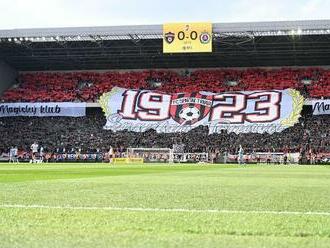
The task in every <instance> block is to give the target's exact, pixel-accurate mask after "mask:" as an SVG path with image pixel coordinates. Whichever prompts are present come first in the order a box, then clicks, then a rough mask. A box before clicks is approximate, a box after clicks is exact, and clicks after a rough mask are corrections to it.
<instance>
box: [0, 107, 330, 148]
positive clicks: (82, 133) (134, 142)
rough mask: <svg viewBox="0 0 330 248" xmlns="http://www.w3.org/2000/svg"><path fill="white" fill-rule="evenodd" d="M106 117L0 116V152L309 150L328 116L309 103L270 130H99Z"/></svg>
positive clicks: (329, 130)
mask: <svg viewBox="0 0 330 248" xmlns="http://www.w3.org/2000/svg"><path fill="white" fill-rule="evenodd" d="M105 122H106V119H105V117H104V115H103V113H102V112H101V110H99V109H97V108H96V109H93V110H89V111H88V113H87V116H85V117H78V118H72V117H47V118H38V117H33V118H31V117H11V118H1V119H0V132H1V137H0V153H1V152H8V150H9V147H11V146H18V149H19V150H20V151H30V146H31V144H32V143H33V142H35V141H36V142H37V143H38V144H39V145H40V146H43V147H44V149H45V151H46V152H53V153H61V152H77V151H79V152H82V153H97V152H106V151H108V150H109V147H110V146H112V147H114V148H115V150H116V151H118V150H120V151H124V150H125V149H126V148H128V147H148V148H151V147H158V148H172V146H173V144H182V143H183V144H184V145H185V151H186V152H214V153H222V152H224V151H227V152H229V153H232V154H234V153H237V149H238V148H239V145H242V146H243V148H244V150H245V152H246V153H251V152H267V151H272V152H275V151H276V152H301V151H302V150H305V151H307V150H308V151H309V150H311V149H312V150H313V151H314V152H315V153H318V152H330V119H329V118H328V117H327V116H312V115H311V114H310V109H306V108H305V110H304V111H303V116H302V117H301V118H300V121H299V123H297V124H296V125H295V126H294V127H291V128H288V129H286V130H284V131H283V132H281V133H274V134H253V133H249V134H234V133H229V134H228V133H227V132H222V133H219V134H212V135H209V134H208V127H198V128H196V129H193V130H192V131H190V132H188V133H169V134H164V133H163V134H159V133H156V131H154V130H149V131H147V132H143V133H136V132H127V131H122V132H112V131H109V130H104V129H103V126H104V124H105Z"/></svg>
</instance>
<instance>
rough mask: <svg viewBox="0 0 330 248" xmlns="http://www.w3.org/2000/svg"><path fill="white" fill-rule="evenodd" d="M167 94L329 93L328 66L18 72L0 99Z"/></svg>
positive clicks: (87, 98) (86, 99)
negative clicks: (141, 91) (132, 91)
mask: <svg viewBox="0 0 330 248" xmlns="http://www.w3.org/2000/svg"><path fill="white" fill-rule="evenodd" d="M115 86H118V87H123V88H129V89H157V90H159V91H162V92H166V93H177V92H185V93H189V92H193V91H202V90H207V91H213V92H224V91H241V90H245V91H247V90H270V89H280V90H282V89H286V88H294V89H298V90H300V91H301V92H302V93H303V94H304V95H305V96H307V97H312V98H321V97H330V69H325V68H317V67H313V68H281V69H260V68H255V69H242V70H239V69H213V70H193V71H189V70H186V71H174V70H154V71H152V70H151V71H129V72H127V71H124V72H118V71H116V72H114V71H105V72H37V73H24V74H21V75H20V77H19V79H18V84H16V85H15V86H14V87H12V88H11V89H9V90H7V91H6V92H5V93H4V94H3V96H2V97H1V100H2V101H3V102H21V101H23V102H38V101H39V102H49V101H55V102H64V101H71V102H74V101H81V102H96V101H97V100H98V98H99V97H100V95H101V94H102V93H104V92H108V91H110V90H111V89H112V88H113V87H115Z"/></svg>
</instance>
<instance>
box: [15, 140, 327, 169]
mask: <svg viewBox="0 0 330 248" xmlns="http://www.w3.org/2000/svg"><path fill="white" fill-rule="evenodd" d="M61 152H62V153H61V156H60V158H61V159H57V156H56V154H54V153H49V152H45V148H44V147H43V146H39V144H38V143H37V142H36V141H35V142H34V143H33V144H32V145H31V146H30V152H29V153H25V159H23V157H22V156H19V152H18V148H17V146H15V147H11V148H10V150H9V163H19V159H21V160H23V161H29V162H30V163H43V162H64V161H67V160H66V158H67V155H68V153H66V151H65V149H63V150H62V151H61ZM71 153H72V152H71ZM80 153H81V150H79V151H78V152H77V153H76V154H75V156H74V158H73V159H72V160H71V161H72V162H74V161H77V160H79V159H78V158H79V157H80V156H79V155H80ZM97 153H98V154H100V155H101V156H100V157H97V156H96V154H94V155H95V157H93V158H94V161H100V162H110V163H112V162H113V159H114V158H123V157H127V153H126V152H125V151H124V149H123V148H121V149H114V148H113V147H112V146H110V148H109V150H108V151H106V152H103V153H102V152H101V151H97ZM182 153H184V152H183V151H182ZM149 155H150V156H153V157H156V158H163V156H162V155H159V156H158V154H157V155H155V154H149ZM131 156H135V157H138V156H139V155H137V154H133V155H131ZM230 156H231V160H230V159H229V158H230ZM233 156H234V158H235V159H234V161H235V162H237V163H238V164H247V163H251V162H252V163H253V162H256V163H262V162H265V163H267V164H271V163H274V164H288V163H292V160H291V158H290V157H289V156H290V155H289V153H283V154H282V155H281V156H276V155H275V153H273V152H271V151H268V152H267V153H264V157H263V160H262V159H261V157H260V155H256V154H255V153H254V154H244V149H243V147H242V145H239V148H238V149H237V154H235V155H230V154H229V153H228V152H227V151H225V152H223V153H222V154H221V163H224V164H226V163H229V162H230V163H231V162H233ZM142 157H143V158H144V159H146V160H148V159H149V158H150V157H148V155H145V154H144V155H143V156H142ZM218 157H219V154H215V153H212V154H209V159H208V162H210V163H217V162H219V161H220V160H219V159H218ZM26 158H28V160H26ZM306 159H307V163H308V164H316V163H320V162H324V158H321V157H319V156H317V154H316V153H313V152H312V150H310V151H309V153H308V156H307V157H306ZM81 160H84V159H81ZM168 160H169V156H167V157H166V158H165V159H164V160H163V161H168ZM301 160H302V155H301V154H300V155H299V163H302V161H301ZM194 162H200V161H198V159H197V160H196V161H194Z"/></svg>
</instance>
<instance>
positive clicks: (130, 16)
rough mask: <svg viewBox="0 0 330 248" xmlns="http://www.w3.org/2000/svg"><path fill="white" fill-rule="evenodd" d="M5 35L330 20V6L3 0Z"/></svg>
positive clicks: (261, 1) (320, 1) (279, 1)
mask: <svg viewBox="0 0 330 248" xmlns="http://www.w3.org/2000/svg"><path fill="white" fill-rule="evenodd" d="M0 10H1V12H0V29H14V28H40V27H81V26H117V25H138V24H162V23H166V22H199V21H201V22H203V21H210V22H213V23H217V22H250V21H286V20H318V19H330V0H229V1H224V0H181V1H180V0H153V1H150V0H149V1H147V0H139V1H135V0H120V1H117V0H56V1H55V0H0Z"/></svg>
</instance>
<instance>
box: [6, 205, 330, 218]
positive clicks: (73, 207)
mask: <svg viewBox="0 0 330 248" xmlns="http://www.w3.org/2000/svg"><path fill="white" fill-rule="evenodd" d="M0 208H22V209H69V210H107V211H129V212H184V213H220V214H275V215H322V216H330V212H299V211H267V210H225V209H186V208H129V207H88V206H86V207H82V206H81V207H79V206H47V205H21V204H2V205H0Z"/></svg>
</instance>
